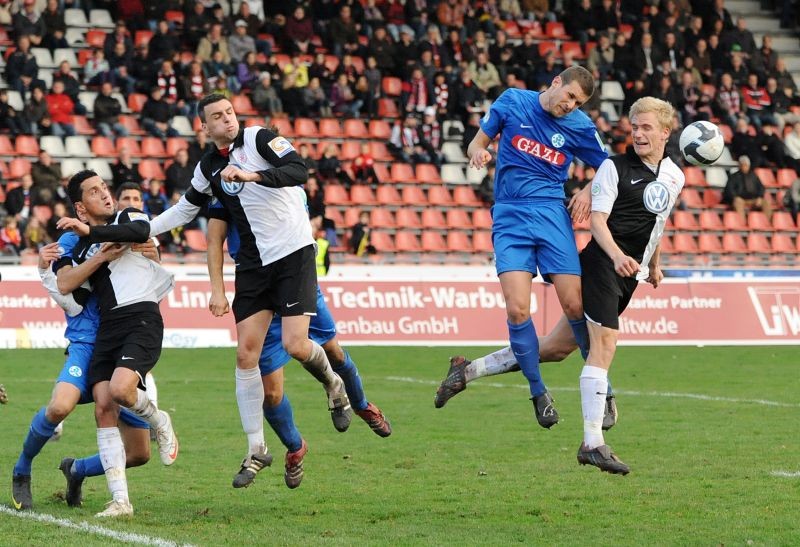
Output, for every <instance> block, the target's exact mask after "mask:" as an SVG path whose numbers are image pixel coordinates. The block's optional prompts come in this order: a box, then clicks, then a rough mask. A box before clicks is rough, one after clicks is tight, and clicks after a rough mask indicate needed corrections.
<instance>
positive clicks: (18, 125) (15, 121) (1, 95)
mask: <svg viewBox="0 0 800 547" xmlns="http://www.w3.org/2000/svg"><path fill="white" fill-rule="evenodd" d="M0 129H8V130H9V131H10V132H11V136H12V137H16V136H17V135H19V134H20V133H30V128H29V127H28V126H27V124H26V123H25V118H24V117H23V116H22V113H20V112H17V111H16V110H14V107H12V106H11V105H10V104H8V91H7V90H5V89H0Z"/></svg>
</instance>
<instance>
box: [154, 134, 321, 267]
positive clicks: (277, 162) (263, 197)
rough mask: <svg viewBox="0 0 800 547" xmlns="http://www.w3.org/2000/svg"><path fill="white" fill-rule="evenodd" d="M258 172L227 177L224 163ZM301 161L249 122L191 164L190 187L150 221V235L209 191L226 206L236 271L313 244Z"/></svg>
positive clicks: (177, 221)
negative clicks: (234, 238) (252, 177)
mask: <svg viewBox="0 0 800 547" xmlns="http://www.w3.org/2000/svg"><path fill="white" fill-rule="evenodd" d="M229 164H230V165H235V166H237V167H239V168H240V169H242V170H244V171H248V172H251V173H258V174H259V175H260V176H261V180H260V181H259V182H228V181H223V180H222V179H221V176H220V173H221V171H222V170H223V169H224V168H225V167H227V166H228V165H229ZM307 178H308V170H307V168H306V165H305V163H303V160H302V159H301V158H300V156H299V155H298V154H297V152H296V151H295V149H294V147H293V146H292V144H291V143H290V142H289V141H288V140H287V139H286V138H284V137H281V136H279V135H276V134H275V133H273V132H272V131H270V130H269V129H265V128H263V127H258V126H253V127H248V128H246V129H243V130H242V131H240V132H239V135H238V136H237V137H236V140H235V141H234V142H233V144H231V146H230V147H229V148H228V149H227V150H222V151H220V150H217V149H216V147H213V149H212V150H211V151H210V152H208V153H206V154H205V155H204V156H203V157H202V158H201V159H200V162H199V163H198V164H197V167H196V168H195V170H194V176H193V177H192V187H191V188H190V189H189V190H188V191H187V192H186V194H185V195H184V196H183V197H182V198H181V199H180V201H179V202H178V203H177V204H176V205H175V206H174V207H172V208H170V209H168V210H167V211H165V212H164V213H163V214H161V215H159V216H158V218H156V219H154V220H153V223H152V226H151V234H152V235H156V234H159V233H162V232H165V231H167V230H170V229H172V228H174V227H176V226H180V225H182V224H185V223H186V222H188V221H190V220H191V219H192V218H194V216H195V215H196V214H197V213H198V211H199V209H200V207H202V206H203V205H204V204H205V203H207V202H208V200H209V199H210V198H211V197H212V196H213V197H215V198H216V199H218V200H219V202H220V203H221V204H222V206H223V207H224V208H225V209H226V210H227V211H228V213H229V215H230V219H231V221H232V222H233V223H234V224H235V226H236V228H237V230H238V232H239V238H240V249H239V253H238V255H237V257H236V267H237V270H248V269H253V268H260V267H262V266H267V265H269V264H272V263H273V262H276V261H277V260H280V259H281V258H284V257H286V256H288V255H290V254H291V253H293V252H295V251H297V250H298V249H301V248H303V247H306V246H308V245H313V244H314V238H313V237H312V235H311V225H310V223H309V220H308V212H307V207H306V196H305V192H304V191H303V189H302V187H301V185H302V184H304V183H305V182H306V179H307Z"/></svg>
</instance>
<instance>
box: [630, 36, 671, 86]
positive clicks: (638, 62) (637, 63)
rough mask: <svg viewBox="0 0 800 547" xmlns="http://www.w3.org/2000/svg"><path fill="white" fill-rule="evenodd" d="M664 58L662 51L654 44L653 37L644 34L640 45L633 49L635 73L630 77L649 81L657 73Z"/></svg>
mask: <svg viewBox="0 0 800 547" xmlns="http://www.w3.org/2000/svg"><path fill="white" fill-rule="evenodd" d="M662 57H663V55H662V53H661V50H660V49H659V48H658V46H656V45H654V44H653V35H652V34H650V33H645V34H642V38H641V42H640V43H639V45H637V46H634V47H633V72H632V73H630V74H629V76H632V77H634V78H644V79H648V78H649V77H650V76H652V75H653V74H654V73H655V71H656V67H657V66H658V65H659V63H661V59H662Z"/></svg>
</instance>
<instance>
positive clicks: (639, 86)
mask: <svg viewBox="0 0 800 547" xmlns="http://www.w3.org/2000/svg"><path fill="white" fill-rule="evenodd" d="M648 94H649V93H648V91H647V86H646V85H645V82H644V80H642V79H641V78H639V79H637V80H634V82H633V86H631V88H630V89H626V90H625V100H624V101H623V102H622V112H627V111H628V110H630V108H631V105H632V104H633V103H635V102H636V101H637V100H638V99H640V98H642V97H644V96H646V95H648Z"/></svg>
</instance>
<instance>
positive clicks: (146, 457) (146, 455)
mask: <svg viewBox="0 0 800 547" xmlns="http://www.w3.org/2000/svg"><path fill="white" fill-rule="evenodd" d="M128 450H129V449H128V448H126V453H125V465H126V466H127V467H139V466H140V465H144V464H146V463H147V462H149V461H150V451H149V450H148V451H144V450H137V451H135V452H129V451H128Z"/></svg>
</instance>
